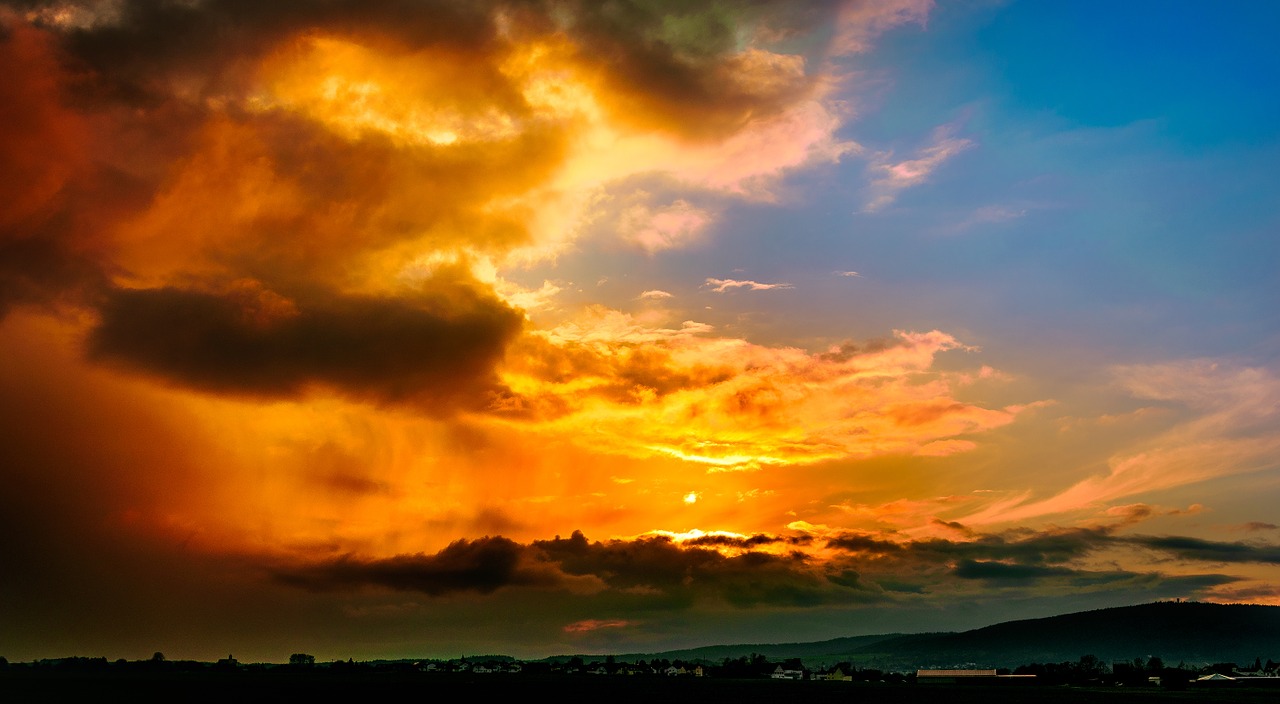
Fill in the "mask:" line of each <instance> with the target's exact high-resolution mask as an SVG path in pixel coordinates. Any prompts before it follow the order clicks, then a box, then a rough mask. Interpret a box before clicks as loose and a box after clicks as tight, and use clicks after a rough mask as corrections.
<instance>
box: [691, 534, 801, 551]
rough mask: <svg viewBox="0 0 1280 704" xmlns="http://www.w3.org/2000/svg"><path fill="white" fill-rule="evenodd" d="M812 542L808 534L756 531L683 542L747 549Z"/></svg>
mask: <svg viewBox="0 0 1280 704" xmlns="http://www.w3.org/2000/svg"><path fill="white" fill-rule="evenodd" d="M812 542H813V538H811V537H810V536H807V535H793V536H782V535H766V534H764V533H756V534H755V535H749V536H747V537H745V538H741V537H737V536H732V535H702V536H698V537H696V538H690V539H688V540H685V541H683V544H684V545H687V546H690V547H717V548H740V549H743V550H746V549H749V548H757V547H760V546H762V545H777V544H780V543H781V544H785V545H808V544H810V543H812Z"/></svg>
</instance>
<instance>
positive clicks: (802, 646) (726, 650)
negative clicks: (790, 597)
mask: <svg viewBox="0 0 1280 704" xmlns="http://www.w3.org/2000/svg"><path fill="white" fill-rule="evenodd" d="M902 637H904V635H903V634H901V633H888V634H884V635H875V636H848V637H845V638H833V639H831V640H823V641H816V642H812V643H743V644H737V645H707V646H703V647H700V648H686V649H684V650H666V651H663V652H660V653H627V654H622V655H615V656H613V657H614V658H615V659H616V660H619V661H621V662H635V661H636V660H658V659H660V660H684V661H694V660H704V661H708V662H713V663H718V662H722V661H723V660H724V659H725V658H730V659H736V658H741V657H750V656H752V655H763V656H765V657H767V658H769V659H770V660H784V659H787V658H803V659H805V660H811V659H813V660H822V659H824V658H826V659H830V658H829V657H827V656H829V655H832V654H840V655H844V654H846V653H853V652H857V651H859V650H860V649H862V648H869V647H872V646H874V645H875V644H876V643H879V642H880V641H884V640H892V639H894V638H902ZM570 657H572V656H569V655H556V656H553V657H550V658H547V659H548V660H552V661H557V660H560V661H562V660H568V659H569V658H570ZM580 657H582V658H583V659H584V660H586V661H588V662H591V661H599V660H604V659H605V657H606V656H604V655H582V656H580ZM844 659H846V660H847V659H848V658H847V657H845V658H844ZM832 662H836V661H835V660H832Z"/></svg>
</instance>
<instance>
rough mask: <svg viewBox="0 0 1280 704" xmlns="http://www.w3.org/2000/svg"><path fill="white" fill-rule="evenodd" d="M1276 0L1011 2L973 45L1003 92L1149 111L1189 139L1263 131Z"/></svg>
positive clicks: (1066, 106) (1103, 112)
mask: <svg viewBox="0 0 1280 704" xmlns="http://www.w3.org/2000/svg"><path fill="white" fill-rule="evenodd" d="M1277 26H1280V2H1222V3H1219V2H1203V1H1199V0H1196V1H1192V0H1159V1H1156V0H1126V1H1124V2H1115V1H1114V0H1072V2H1027V1H1024V2H1017V3H1014V4H1012V5H1010V6H1009V7H1006V8H1004V9H1003V10H1001V11H999V12H997V13H995V14H994V15H993V16H992V18H991V22H990V23H989V24H988V25H987V26H986V27H985V28H983V29H982V30H981V32H980V34H979V41H980V43H981V45H982V46H983V47H984V48H985V49H987V50H988V51H990V52H991V55H993V56H995V57H998V59H997V60H998V61H999V62H1000V64H1001V67H1000V68H1001V69H1002V70H1003V74H1004V77H1005V79H1006V80H1007V82H1008V88H1009V91H1010V93H1011V96H1010V97H1011V98H1012V99H1013V100H1015V101H1017V102H1019V103H1021V104H1023V105H1024V106H1025V107H1027V108H1030V109H1033V110H1047V111H1051V112H1054V113H1056V114H1058V115H1059V116H1061V117H1063V118H1065V119H1068V120H1071V121H1074V122H1077V123H1079V124H1081V125H1086V126H1098V127H1107V126H1116V125H1122V124H1128V123H1131V122H1135V121H1138V120H1150V119H1154V120H1161V121H1163V123H1164V125H1165V129H1166V131H1167V133H1168V134H1169V135H1170V136H1172V137H1175V138H1178V139H1180V140H1183V141H1185V142H1187V143H1190V144H1197V143H1199V144H1215V143H1220V142H1234V141H1253V140H1258V139H1271V138H1273V137H1274V135H1275V134H1276V117H1277V115H1280V90H1276V86H1277V85H1280V52H1277V51H1275V50H1274V36H1273V35H1274V33H1275V28H1276V27H1277Z"/></svg>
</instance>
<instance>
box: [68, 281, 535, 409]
mask: <svg viewBox="0 0 1280 704" xmlns="http://www.w3.org/2000/svg"><path fill="white" fill-rule="evenodd" d="M432 302H433V301H432V300H431V299H427V300H425V301H415V300H412V299H388V298H373V297H355V296H329V297H317V298H315V299H310V300H305V301H300V302H298V303H294V302H293V301H292V300H289V299H285V298H283V297H281V296H279V295H278V294H274V293H272V292H270V291H267V290H265V289H260V288H256V287H252V286H246V287H244V288H243V289H241V290H238V291H230V292H221V293H209V292H198V291H187V290H181V289H175V288H160V289H141V290H129V289H114V290H112V291H111V292H110V293H109V294H108V297H107V300H106V301H105V302H104V303H103V304H102V306H101V315H102V318H101V321H100V323H99V324H98V326H97V327H96V328H95V329H94V330H93V332H92V335H91V336H90V339H89V350H90V354H91V356H92V357H93V358H95V359H98V360H102V361H108V362H113V363H117V364H120V365H122V366H125V367H127V368H130V369H134V370H137V371H141V372H144V373H148V374H152V375H156V376H159V377H162V378H165V379H169V380H171V381H174V382H177V383H179V384H182V385H186V386H191V387H194V388H198V389H203V390H208V391H213V392H217V393H228V394H248V395H254V396H269V397H286V396H295V395H297V394H300V393H302V392H304V391H305V390H307V388H308V386H310V385H321V386H325V387H331V388H333V389H337V390H338V391H340V392H342V393H345V394H347V395H350V396H352V397H356V398H367V399H371V400H374V401H377V402H383V403H410V402H411V403H419V404H422V405H423V406H424V408H426V409H427V410H431V408H433V407H435V406H436V404H441V403H443V404H444V405H445V407H448V406H449V405H457V404H460V403H471V404H477V403H481V402H483V399H484V397H485V396H484V393H481V392H485V391H490V392H497V391H499V389H497V387H496V384H497V382H496V381H495V380H494V378H493V376H492V367H493V365H494V363H495V361H496V360H497V359H498V358H499V357H500V356H501V355H502V353H503V350H504V348H505V345H506V344H507V342H508V341H509V340H510V339H511V338H512V337H514V336H515V335H516V334H517V333H518V332H519V331H520V328H521V324H522V318H521V316H520V315H519V313H518V312H516V311H514V310H512V309H511V308H509V307H507V306H506V305H504V304H502V303H500V302H498V301H496V300H493V299H484V298H476V299H474V300H473V301H472V302H471V304H470V305H469V306H467V307H466V308H464V309H462V310H456V309H452V310H447V311H440V310H433V309H432V307H431V305H430V304H431V303H432ZM456 303H457V302H456V301H450V305H451V306H453V305H456Z"/></svg>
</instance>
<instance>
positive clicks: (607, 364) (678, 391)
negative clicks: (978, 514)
mask: <svg viewBox="0 0 1280 704" xmlns="http://www.w3.org/2000/svg"><path fill="white" fill-rule="evenodd" d="M595 316H596V317H594V318H593V320H592V322H591V324H590V325H585V324H584V325H566V326H561V327H559V328H556V329H554V330H551V331H548V332H546V333H534V334H533V336H532V338H531V340H530V342H533V341H538V340H540V342H536V343H533V344H524V345H522V347H521V349H520V350H519V351H518V354H516V355H514V356H513V357H512V358H511V359H509V361H508V366H507V369H506V372H505V374H504V380H505V381H506V383H507V384H508V386H510V387H511V388H512V389H513V391H514V392H515V393H516V394H517V395H518V396H520V397H521V398H523V399H525V401H526V403H527V406H526V410H527V411H528V413H530V414H531V418H532V419H534V421H535V422H534V423H533V424H532V425H528V426H526V427H528V428H529V429H530V430H536V431H538V432H546V433H550V434H552V435H554V436H558V437H564V438H571V437H572V438H580V439H578V440H575V442H578V443H582V444H585V445H587V446H589V447H592V448H594V449H597V450H600V451H605V452H613V453H622V454H626V455H630V456H637V457H652V456H668V457H674V458H678V459H681V460H685V461H689V462H695V463H700V464H704V465H707V466H708V467H710V468H719V469H746V468H759V467H761V466H765V465H776V464H792V463H811V462H817V461H821V460H827V459H840V458H865V457H873V456H878V455H885V454H894V453H908V454H910V453H919V454H925V455H939V454H950V453H953V452H959V451H963V450H966V449H971V448H972V447H973V446H974V445H972V444H971V441H968V440H961V439H958V438H957V436H961V435H970V434H974V433H980V432H983V431H986V430H990V429H992V428H997V427H1000V426H1002V425H1005V424H1008V423H1010V422H1012V420H1013V419H1014V417H1015V416H1016V410H1010V409H1000V410H993V409H986V408H982V407H980V406H976V405H973V404H968V403H964V402H961V401H958V400H955V399H954V398H953V397H952V395H951V394H952V389H951V386H950V383H949V382H948V381H947V380H946V378H945V377H943V376H942V375H939V374H936V373H932V372H931V371H930V367H931V365H932V363H933V359H934V357H935V356H936V355H937V354H939V353H941V352H944V351H947V350H951V349H956V348H960V347H962V345H960V343H959V342H957V341H956V340H955V339H954V338H952V337H950V336H949V335H946V334H944V333H940V332H936V331H935V332H931V333H923V334H920V333H905V332H900V333H898V334H897V338H896V339H895V340H894V341H893V342H891V343H886V344H884V345H882V346H875V347H872V348H871V349H869V350H867V351H858V350H856V348H853V349H854V351H851V350H850V349H845V350H840V351H836V352H833V353H829V354H818V355H815V354H810V353H807V352H804V351H802V350H797V349H787V348H767V347H762V346H758V345H753V344H751V343H748V342H746V341H744V340H734V339H723V338H715V337H711V336H708V335H705V334H704V333H705V331H704V330H700V329H698V328H697V327H695V326H694V325H693V324H691V323H685V325H684V326H683V327H682V328H681V329H678V330H677V329H661V328H646V327H644V326H641V325H638V324H637V323H636V322H635V321H634V320H633V319H631V318H629V317H628V316H625V315H622V314H620V313H613V312H609V311H603V310H597V311H596V312H595ZM585 428H590V429H591V432H589V433H586V432H583V430H584V429H585Z"/></svg>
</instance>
